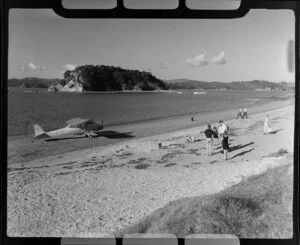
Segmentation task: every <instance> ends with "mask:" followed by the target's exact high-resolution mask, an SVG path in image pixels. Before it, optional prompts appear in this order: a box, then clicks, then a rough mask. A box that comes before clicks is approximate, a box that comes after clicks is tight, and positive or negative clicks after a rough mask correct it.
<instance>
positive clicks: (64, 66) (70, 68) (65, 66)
mask: <svg viewBox="0 0 300 245" xmlns="http://www.w3.org/2000/svg"><path fill="white" fill-rule="evenodd" d="M63 68H64V69H66V70H75V68H76V65H75V64H65V65H63Z"/></svg>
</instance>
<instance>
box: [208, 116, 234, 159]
mask: <svg viewBox="0 0 300 245" xmlns="http://www.w3.org/2000/svg"><path fill="white" fill-rule="evenodd" d="M204 134H205V137H206V155H207V156H210V155H211V149H212V145H213V144H214V139H215V138H219V139H221V141H222V147H223V153H224V160H227V152H228V151H230V148H229V143H228V137H229V127H228V126H227V125H226V124H225V123H224V122H223V121H219V128H218V129H217V128H216V127H214V128H211V125H210V124H208V125H207V129H206V130H205V131H204Z"/></svg>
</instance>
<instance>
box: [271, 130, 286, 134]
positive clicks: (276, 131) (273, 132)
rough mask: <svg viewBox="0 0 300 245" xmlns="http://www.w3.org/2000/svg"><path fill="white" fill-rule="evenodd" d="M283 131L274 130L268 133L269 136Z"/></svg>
mask: <svg viewBox="0 0 300 245" xmlns="http://www.w3.org/2000/svg"><path fill="white" fill-rule="evenodd" d="M282 130H283V129H278V130H275V131H272V132H270V133H269V134H277V133H278V132H280V131H282Z"/></svg>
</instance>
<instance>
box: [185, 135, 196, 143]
mask: <svg viewBox="0 0 300 245" xmlns="http://www.w3.org/2000/svg"><path fill="white" fill-rule="evenodd" d="M186 142H187V143H194V142H195V137H194V136H190V137H188V138H187V139H186Z"/></svg>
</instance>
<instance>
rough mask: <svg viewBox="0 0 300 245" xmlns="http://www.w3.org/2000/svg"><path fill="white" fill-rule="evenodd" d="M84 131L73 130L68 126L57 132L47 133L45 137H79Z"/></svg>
mask: <svg viewBox="0 0 300 245" xmlns="http://www.w3.org/2000/svg"><path fill="white" fill-rule="evenodd" d="M83 133H84V131H83V130H82V129H80V128H73V127H70V126H67V127H64V128H60V129H57V130H53V131H49V132H47V135H49V136H50V137H60V136H67V135H80V134H83Z"/></svg>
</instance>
